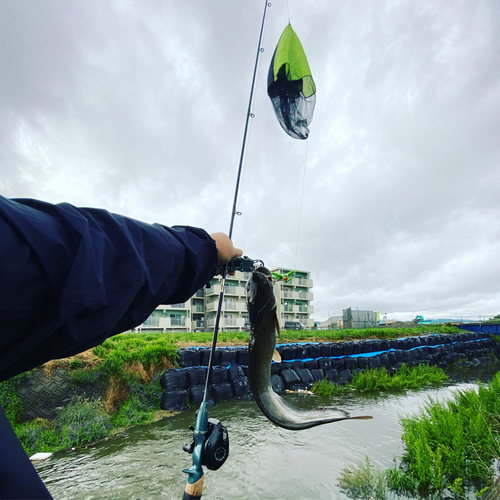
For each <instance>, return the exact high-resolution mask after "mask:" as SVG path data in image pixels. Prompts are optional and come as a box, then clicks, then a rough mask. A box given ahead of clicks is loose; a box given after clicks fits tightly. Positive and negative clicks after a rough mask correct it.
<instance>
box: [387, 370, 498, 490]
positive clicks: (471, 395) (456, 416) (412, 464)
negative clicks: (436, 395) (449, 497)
mask: <svg viewBox="0 0 500 500" xmlns="http://www.w3.org/2000/svg"><path fill="white" fill-rule="evenodd" d="M401 423H402V425H403V436H402V439H403V443H404V446H405V454H404V455H403V457H402V465H401V469H400V470H397V469H393V470H392V472H391V475H392V477H393V478H394V479H395V480H396V481H393V482H392V483H391V488H392V489H394V490H395V491H396V492H398V480H400V479H401V476H402V475H403V476H405V477H406V482H405V484H406V486H408V485H417V484H418V485H420V488H419V491H420V492H421V493H422V492H425V494H427V493H430V494H434V495H439V494H441V493H442V492H443V491H445V490H446V489H449V490H450V491H454V492H455V493H457V494H458V493H459V492H461V491H463V490H464V488H469V489H471V488H475V489H476V490H479V489H481V488H483V487H484V486H485V485H487V484H489V483H490V482H491V481H492V477H493V464H494V463H495V462H496V461H498V460H499V459H500V444H499V440H498V433H499V430H500V373H497V375H496V376H495V378H494V379H493V380H492V381H491V382H490V383H489V384H488V385H483V384H480V385H479V390H478V392H476V391H475V390H473V389H470V390H467V391H458V392H457V393H456V394H455V397H454V399H452V400H449V401H445V402H439V401H435V400H432V399H431V398H429V400H428V402H427V403H426V404H425V405H424V407H423V408H422V410H421V411H420V414H418V415H416V416H413V417H407V418H402V419H401ZM399 483H400V484H401V481H399ZM402 490H404V487H402V488H401V491H402ZM415 492H416V490H415Z"/></svg>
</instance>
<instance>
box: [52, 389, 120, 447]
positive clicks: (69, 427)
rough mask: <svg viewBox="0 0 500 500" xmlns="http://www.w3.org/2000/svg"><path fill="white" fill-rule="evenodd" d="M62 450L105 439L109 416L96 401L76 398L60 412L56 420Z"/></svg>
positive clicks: (108, 427)
mask: <svg viewBox="0 0 500 500" xmlns="http://www.w3.org/2000/svg"><path fill="white" fill-rule="evenodd" d="M57 424H58V426H59V428H60V433H61V438H60V440H61V444H62V446H63V448H66V449H67V448H71V447H76V446H82V445H85V444H89V443H93V442H95V441H98V440H99V439H103V438H105V437H106V436H107V435H108V434H109V433H110V430H111V424H110V422H109V416H108V415H107V414H106V413H105V412H104V411H103V410H102V408H101V405H100V403H99V402H98V401H88V400H83V399H81V398H77V399H76V400H75V401H74V402H73V403H71V404H69V405H68V406H66V408H64V409H63V410H61V413H60V414H59V416H58V418H57Z"/></svg>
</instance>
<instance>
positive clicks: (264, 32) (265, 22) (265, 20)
mask: <svg viewBox="0 0 500 500" xmlns="http://www.w3.org/2000/svg"><path fill="white" fill-rule="evenodd" d="M267 6H268V7H270V6H271V4H270V3H267ZM266 28H267V19H266V18H265V17H264V19H263V29H262V34H261V38H262V39H264V38H265V37H266ZM260 45H261V44H260V39H259V51H260V53H261V54H262V53H263V52H264V48H263V47H261V46H260ZM256 64H257V71H256V73H255V74H256V79H257V81H258V80H259V79H260V74H261V67H262V65H261V60H260V57H257V61H256ZM258 95H259V86H257V87H256V88H255V91H254V101H256V100H257V97H258ZM249 110H250V109H249ZM250 118H251V119H250V120H249V122H248V123H249V125H248V132H247V138H248V139H247V143H249V142H250V139H251V137H252V125H253V121H254V119H255V118H256V115H255V114H254V113H250ZM247 158H248V154H247V153H246V151H245V152H244V156H243V158H242V159H241V160H240V161H241V163H242V170H241V181H240V193H242V192H243V189H242V186H244V180H245V172H246V162H247ZM236 215H241V212H236ZM237 222H238V219H237V218H236V217H235V218H234V225H236V223H237ZM233 229H234V228H233Z"/></svg>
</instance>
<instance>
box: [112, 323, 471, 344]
mask: <svg viewBox="0 0 500 500" xmlns="http://www.w3.org/2000/svg"><path fill="white" fill-rule="evenodd" d="M431 333H440V334H444V333H464V331H463V330H460V329H459V328H457V327H456V326H448V325H422V326H418V325H416V326H414V327H409V328H396V327H374V328H363V329H353V330H299V331H296V330H283V331H281V333H280V336H279V338H278V342H281V343H292V342H311V341H316V342H321V341H323V342H339V341H343V340H364V339H371V338H378V339H394V338H399V337H410V336H414V335H429V334H431ZM126 335H133V336H137V335H142V336H146V335H158V336H162V337H164V338H168V339H170V341H171V343H172V344H189V343H192V344H193V345H195V344H210V343H211V342H212V335H213V332H212V331H209V332H174V333H148V334H146V333H143V334H136V333H133V334H126ZM217 338H218V341H219V342H230V343H241V344H245V343H246V342H248V332H219V333H218V336H217ZM106 342H107V341H106Z"/></svg>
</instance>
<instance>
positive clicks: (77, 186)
mask: <svg viewBox="0 0 500 500" xmlns="http://www.w3.org/2000/svg"><path fill="white" fill-rule="evenodd" d="M264 5H265V4H264V2H263V1H260V0H259V1H257V0H227V1H210V2H208V1H206V0H205V1H202V0H199V1H196V0H191V1H187V2H177V1H173V0H159V1H153V0H148V1H142V0H141V1H139V0H137V1H132V0H120V1H105V0H71V1H68V0H61V1H59V0H43V1H38V0H1V1H0V71H1V78H0V174H1V175H0V192H1V193H2V194H3V195H4V196H7V197H24V198H26V197H28V198H38V199H42V200H45V201H50V202H63V201H66V202H70V203H72V204H75V205H77V206H92V207H99V208H105V209H107V210H110V211H113V212H117V213H122V214H124V215H128V216H131V217H134V218H138V219H141V220H144V221H147V222H160V223H162V224H166V225H174V224H189V225H194V226H199V227H203V228H205V229H207V230H208V231H209V232H213V231H224V232H226V233H227V232H228V230H229V222H230V216H231V209H232V202H233V193H234V188H235V182H236V174H237V169H238V161H239V156H240V151H241V144H242V139H243V131H244V125H245V119H246V113H247V107H248V99H249V95H250V86H251V81H252V74H253V68H254V62H255V56H256V54H257V44H258V37H259V32H260V25H261V20H262V14H263V12H264ZM289 19H290V21H291V24H292V26H293V28H294V30H295V31H296V33H297V35H298V36H299V38H300V39H301V42H302V45H303V47H304V50H305V52H306V54H307V56H308V59H309V64H310V66H311V70H312V74H313V77H314V80H315V82H316V87H317V102H316V111H315V115H314V119H313V121H312V124H311V127H310V129H311V133H310V137H309V139H308V141H298V140H295V139H292V138H291V137H289V136H287V135H286V134H285V132H284V131H283V130H282V129H281V127H280V126H279V124H278V122H277V120H276V117H275V115H274V111H273V109H272V106H271V103H270V101H269V98H268V97H267V93H266V79H267V70H268V66H269V63H270V59H271V56H272V53H273V51H274V48H275V46H276V43H277V41H278V39H279V36H280V34H281V32H282V30H283V29H284V28H285V26H286V25H287V23H288V20H289ZM499 33H500V3H499V2H498V0H464V1H454V2H436V1H435V0H422V1H421V0H418V1H415V0H400V1H385V0H381V1H377V2H373V1H369V0H363V1H361V0H350V1H348V2H345V1H338V0H324V1H319V0H310V1H305V0H300V1H299V0H288V2H285V1H281V0H274V1H273V2H272V6H271V7H270V8H269V9H268V10H267V17H266V24H265V31H264V37H263V43H262V47H263V48H264V52H262V53H261V56H260V64H259V71H258V74H257V81H256V92H255V97H254V105H253V107H252V112H253V113H254V114H255V117H254V118H253V119H251V124H250V132H249V135H248V139H247V149H246V155H245V162H244V170H243V177H242V183H241V190H240V196H239V203H238V206H237V209H238V210H239V211H241V212H242V215H241V216H240V217H238V218H237V221H236V225H235V228H234V233H233V240H234V242H235V244H236V245H237V246H239V247H241V248H243V250H244V251H245V254H246V255H248V256H250V257H252V258H255V259H257V258H258V259H262V260H263V261H264V262H265V264H266V265H267V266H268V267H288V268H297V269H301V270H308V271H310V272H311V277H312V279H313V280H314V288H313V290H312V291H313V293H314V302H313V305H314V308H315V313H314V318H315V319H316V320H324V319H326V318H327V316H328V315H333V314H341V311H342V309H345V308H347V307H350V306H351V307H353V308H356V307H358V308H359V309H368V310H375V311H376V310H377V309H380V310H381V313H382V314H383V313H384V312H387V313H388V315H389V317H390V318H391V317H392V318H396V319H412V318H413V317H414V316H415V315H416V314H421V315H423V316H424V317H425V318H443V317H446V318H456V317H460V316H463V317H473V316H475V317H477V316H479V315H492V314H498V313H500V37H499ZM302 188H304V195H303V198H302V196H301V193H302ZM301 201H302V203H301ZM301 205H302V209H301ZM299 221H300V224H299ZM299 226H300V227H299Z"/></svg>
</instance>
